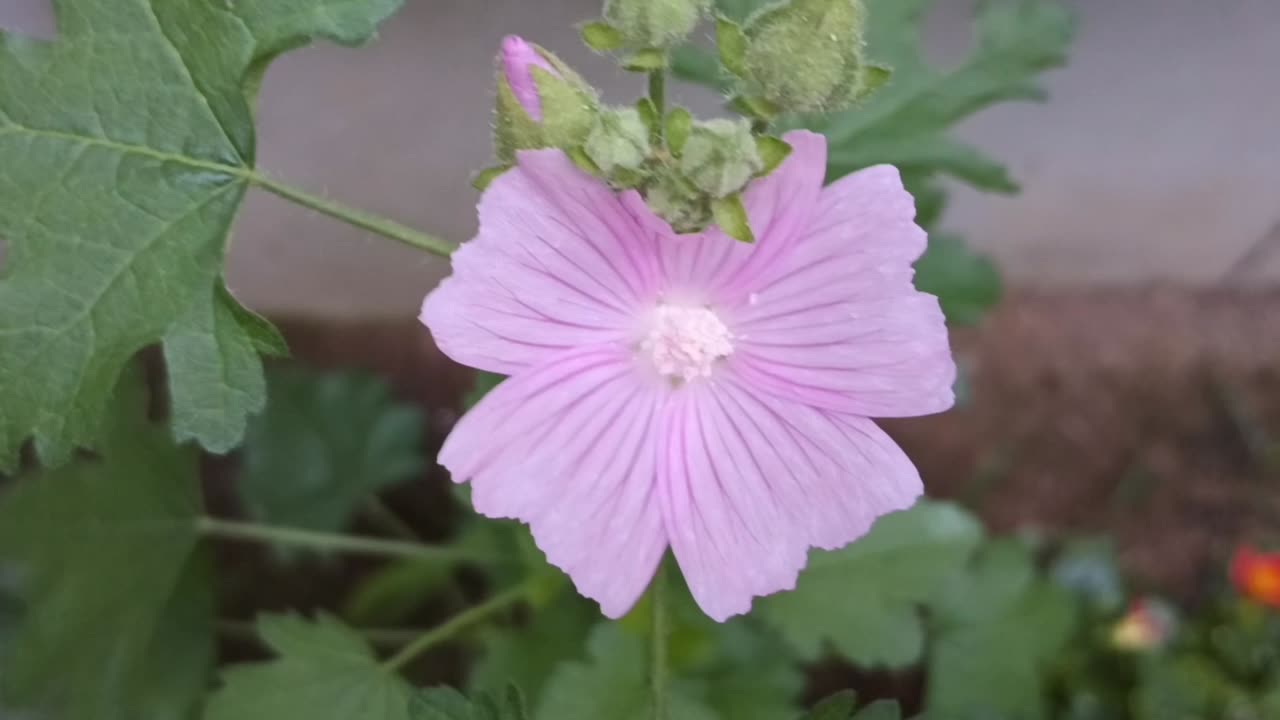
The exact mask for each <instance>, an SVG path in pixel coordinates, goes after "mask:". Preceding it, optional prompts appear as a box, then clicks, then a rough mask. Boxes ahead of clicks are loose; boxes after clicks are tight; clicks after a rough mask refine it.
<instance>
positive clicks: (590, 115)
mask: <svg viewBox="0 0 1280 720" xmlns="http://www.w3.org/2000/svg"><path fill="white" fill-rule="evenodd" d="M599 112H600V101H599V99H598V98H597V97H596V93H595V90H593V89H592V88H591V86H590V85H588V84H587V83H586V81H584V80H583V79H582V78H581V77H580V76H579V75H578V74H577V73H575V72H574V71H573V70H572V69H571V68H570V67H569V66H567V65H565V64H564V63H563V62H561V61H560V59H559V58H557V57H556V56H555V55H553V54H551V53H549V52H547V51H546V50H544V49H542V48H540V47H538V46H536V45H530V44H528V43H525V42H524V41H523V40H521V39H520V38H516V37H508V38H507V39H506V40H504V41H503V48H502V54H501V56H500V70H499V73H498V104H497V115H496V118H495V121H494V146H495V152H496V154H497V156H498V160H499V161H500V162H502V163H503V164H507V165H509V164H511V163H513V162H514V161H515V155H516V151H517V150H535V149H538V148H568V147H571V146H573V145H577V144H579V143H581V142H582V137H583V136H584V135H586V134H587V133H588V132H590V131H591V128H592V126H594V125H595V122H596V116H597V115H598V114H599Z"/></svg>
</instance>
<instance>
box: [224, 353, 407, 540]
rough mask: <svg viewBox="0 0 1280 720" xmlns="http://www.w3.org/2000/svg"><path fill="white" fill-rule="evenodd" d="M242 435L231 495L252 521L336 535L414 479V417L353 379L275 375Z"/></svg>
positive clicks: (377, 382)
mask: <svg viewBox="0 0 1280 720" xmlns="http://www.w3.org/2000/svg"><path fill="white" fill-rule="evenodd" d="M270 380H271V383H270V384H271V393H270V395H271V402H270V404H269V405H268V407H267V410H266V412H265V413H263V414H262V415H260V416H259V417H257V418H255V419H254V421H253V423H251V425H250V428H249V434H248V438H247V441H246V444H245V450H244V463H243V470H242V473H241V477H240V482H239V489H240V494H241V496H242V498H243V499H244V502H245V505H246V506H247V508H248V509H249V511H250V512H251V513H252V514H253V515H254V517H256V518H258V519H260V520H262V521H265V522H269V523H272V524H280V525H289V526H292V527H301V528H306V529H309V530H320V531H326V532H334V531H338V530H341V529H342V528H344V527H345V526H346V525H347V523H348V522H349V520H350V518H351V516H352V514H353V513H355V512H356V511H358V510H359V509H360V507H361V505H362V504H363V503H364V502H366V501H367V500H368V499H369V497H370V496H372V495H373V494H375V493H377V492H378V491H380V490H383V489H385V488H388V487H391V486H392V485H395V484H397V483H400V482H403V481H405V480H410V479H412V478H414V477H416V476H417V475H418V474H419V473H421V472H422V469H423V468H424V467H425V466H426V458H425V457H424V455H423V450H422V437H423V432H424V430H423V427H424V420H423V417H422V413H421V411H419V410H418V409H417V408H416V407H413V406H411V405H408V404H404V403H398V402H396V401H395V400H394V399H393V398H392V396H391V389H390V387H388V385H387V383H386V381H384V380H382V379H380V378H377V377H374V376H371V375H365V374H360V373H350V372H333V373H319V372H315V371H310V370H304V369H301V368H296V367H295V368H280V369H277V370H275V371H274V372H272V373H271V377H270Z"/></svg>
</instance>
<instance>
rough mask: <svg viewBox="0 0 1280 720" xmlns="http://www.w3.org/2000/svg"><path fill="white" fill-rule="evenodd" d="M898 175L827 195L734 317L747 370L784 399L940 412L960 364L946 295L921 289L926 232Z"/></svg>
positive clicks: (873, 413)
mask: <svg viewBox="0 0 1280 720" xmlns="http://www.w3.org/2000/svg"><path fill="white" fill-rule="evenodd" d="M914 217H915V204H914V201H913V200H912V198H911V195H910V194H909V193H907V191H906V189H904V188H903V186H902V181H901V178H900V177H899V175H898V171H897V170H896V169H894V168H892V167H889V166H880V167H875V168H870V169H868V170H864V171H862V172H859V173H855V174H853V175H850V176H848V177H846V178H844V179H843V180H841V181H840V182H837V183H835V184H834V185H832V186H830V187H828V188H827V189H826V190H824V191H823V193H822V197H821V199H820V201H819V204H818V209H817V211H816V212H815V214H814V216H813V219H812V221H811V223H810V225H809V226H808V228H807V229H806V231H805V232H804V233H802V237H801V239H800V240H799V241H797V242H796V243H795V244H794V246H793V247H792V250H791V252H790V253H788V254H787V255H786V256H785V257H783V258H782V259H781V260H780V261H779V262H776V263H774V265H773V266H772V267H771V268H770V270H769V271H768V273H767V274H766V275H764V276H762V277H760V278H759V284H758V286H757V287H756V288H755V289H754V290H753V292H751V293H750V294H748V295H747V296H746V298H745V300H739V302H738V304H737V305H736V306H735V307H734V308H732V309H731V310H730V311H729V312H728V315H729V322H730V325H731V326H732V328H733V331H734V334H735V336H736V339H735V348H736V354H735V356H734V358H733V360H734V364H735V367H736V368H737V369H738V371H739V372H741V373H743V374H744V375H746V376H749V377H751V378H752V380H753V382H756V383H758V384H759V385H760V387H762V388H766V389H768V390H769V391H771V392H773V393H776V394H778V395H780V396H782V397H786V398H791V399H795V400H800V401H802V402H805V403H808V404H812V405H814V406H817V407H821V408H828V409H832V410H837V411H841V412H848V413H853V414H855V415H863V416H868V417H901V416H913V415H925V414H929V413H934V412H940V411H942V410H946V409H947V408H949V407H951V405H952V404H954V402H955V398H954V394H953V392H952V385H953V384H954V382H955V373H956V368H955V362H954V360H953V359H952V355H951V349H950V344H949V342H948V338H947V328H946V322H945V320H944V317H943V314H942V311H941V309H940V308H939V306H938V301H937V298H935V297H933V296H932V295H928V294H925V293H921V292H918V291H917V290H916V289H915V288H914V287H913V285H912V277H913V275H914V271H913V270H912V268H911V263H913V262H914V261H915V260H916V259H917V258H918V257H919V256H920V254H921V253H922V252H923V251H924V246H925V242H926V237H925V233H924V231H923V230H921V229H920V228H919V227H918V226H917V225H916V224H915V222H914Z"/></svg>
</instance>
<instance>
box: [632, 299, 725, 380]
mask: <svg viewBox="0 0 1280 720" xmlns="http://www.w3.org/2000/svg"><path fill="white" fill-rule="evenodd" d="M640 349H641V351H642V352H644V353H645V354H646V355H647V356H648V357H649V359H650V360H652V361H653V366H654V367H655V368H657V370H658V372H659V373H661V374H662V375H664V376H666V377H669V378H673V379H679V380H683V381H685V382H688V381H690V380H693V379H695V378H700V377H702V378H705V377H710V376H711V370H712V368H713V367H714V365H715V362H716V361H717V360H719V359H720V358H724V357H728V356H729V355H730V354H732V353H733V334H732V333H730V332H729V328H728V327H726V326H725V324H724V322H722V321H721V320H720V318H719V317H717V316H716V314H715V313H714V312H712V311H711V309H710V308H706V307H697V306H682V305H659V306H658V308H657V309H656V310H655V311H654V313H653V318H652V323H651V324H650V326H649V332H648V334H647V335H646V336H645V337H644V339H643V340H641V341H640Z"/></svg>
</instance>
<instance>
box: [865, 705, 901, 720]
mask: <svg viewBox="0 0 1280 720" xmlns="http://www.w3.org/2000/svg"><path fill="white" fill-rule="evenodd" d="M901 718H902V709H901V708H899V707H898V703H896V702H893V701H892V700H877V701H875V702H873V703H871V704H870V705H868V706H866V707H865V708H863V709H862V712H860V713H858V714H857V715H854V716H853V720H901Z"/></svg>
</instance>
